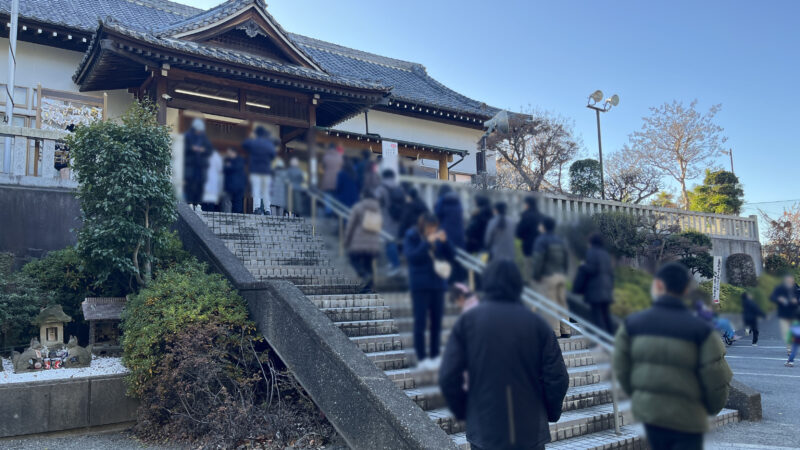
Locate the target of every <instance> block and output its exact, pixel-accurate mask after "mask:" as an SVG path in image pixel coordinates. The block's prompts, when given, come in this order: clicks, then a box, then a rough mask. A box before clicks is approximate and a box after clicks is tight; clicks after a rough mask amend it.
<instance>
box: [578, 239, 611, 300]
mask: <svg viewBox="0 0 800 450" xmlns="http://www.w3.org/2000/svg"><path fill="white" fill-rule="evenodd" d="M572 292H574V293H576V294H582V295H583V300H584V301H585V302H586V303H590V304H592V303H613V302H614V269H613V268H612V267H611V256H610V255H609V254H608V252H607V251H606V249H604V248H603V247H598V246H591V247H589V250H587V251H586V260H585V261H584V263H583V264H581V266H580V267H579V268H578V274H577V275H576V276H575V282H574V283H573V284H572Z"/></svg>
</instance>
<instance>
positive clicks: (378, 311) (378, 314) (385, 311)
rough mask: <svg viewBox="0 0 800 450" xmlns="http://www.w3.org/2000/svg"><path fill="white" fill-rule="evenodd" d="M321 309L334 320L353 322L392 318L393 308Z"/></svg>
mask: <svg viewBox="0 0 800 450" xmlns="http://www.w3.org/2000/svg"><path fill="white" fill-rule="evenodd" d="M321 310H322V312H324V313H325V315H326V316H328V318H329V319H331V321H333V322H353V321H357V320H383V319H391V318H392V310H391V309H389V308H388V307H386V306H357V307H347V308H322V309H321Z"/></svg>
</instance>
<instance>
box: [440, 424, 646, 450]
mask: <svg viewBox="0 0 800 450" xmlns="http://www.w3.org/2000/svg"><path fill="white" fill-rule="evenodd" d="M620 433H621V434H620V435H617V434H616V433H615V432H614V430H613V429H610V430H603V431H600V432H596V433H592V434H586V435H583V436H575V437H571V438H569V439H563V440H558V441H555V442H551V443H549V444H547V445H546V446H545V448H547V449H548V450H550V449H552V450H577V449H580V450H584V449H585V450H611V449H613V450H646V449H647V448H648V447H647V440H646V439H645V438H644V436H643V435H642V433H641V430H640V429H639V427H637V426H635V425H626V426H624V427H620ZM450 437H451V438H452V439H453V443H455V444H456V445H457V446H458V448H459V449H460V450H469V448H470V445H469V443H468V442H467V436H466V433H457V434H453V435H451V436H450Z"/></svg>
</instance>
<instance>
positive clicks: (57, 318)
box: [33, 305, 72, 348]
mask: <svg viewBox="0 0 800 450" xmlns="http://www.w3.org/2000/svg"><path fill="white" fill-rule="evenodd" d="M71 321H72V318H71V317H70V316H68V315H66V314H65V313H64V310H63V309H61V305H53V306H48V307H47V308H45V309H43V310H41V312H39V315H38V316H36V319H35V320H34V321H33V323H34V324H35V325H39V342H40V343H41V344H42V345H43V346H45V347H47V348H61V347H63V346H64V324H65V323H67V322H71Z"/></svg>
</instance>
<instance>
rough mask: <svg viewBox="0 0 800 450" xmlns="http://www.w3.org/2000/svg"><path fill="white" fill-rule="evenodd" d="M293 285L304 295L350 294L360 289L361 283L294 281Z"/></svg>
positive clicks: (356, 292)
mask: <svg viewBox="0 0 800 450" xmlns="http://www.w3.org/2000/svg"><path fill="white" fill-rule="evenodd" d="M295 286H296V287H297V288H298V289H300V291H301V292H302V293H303V294H305V295H342V294H349V295H352V294H358V293H359V292H360V291H361V285H360V284H358V283H355V282H353V281H349V282H347V283H339V284H331V285H319V284H303V283H295Z"/></svg>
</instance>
